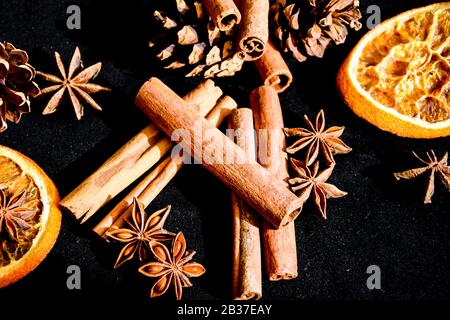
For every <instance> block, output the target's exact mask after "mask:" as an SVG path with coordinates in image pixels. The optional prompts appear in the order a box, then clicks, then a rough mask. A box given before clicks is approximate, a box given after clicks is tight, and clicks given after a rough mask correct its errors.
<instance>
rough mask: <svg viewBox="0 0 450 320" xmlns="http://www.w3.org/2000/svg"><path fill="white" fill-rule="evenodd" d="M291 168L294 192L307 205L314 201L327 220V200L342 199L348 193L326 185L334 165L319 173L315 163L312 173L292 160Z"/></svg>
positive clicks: (298, 162) (303, 165)
mask: <svg viewBox="0 0 450 320" xmlns="http://www.w3.org/2000/svg"><path fill="white" fill-rule="evenodd" d="M290 164H291V168H292V169H293V171H294V173H295V177H294V178H291V179H289V184H290V185H291V189H292V191H294V192H296V193H298V197H299V198H300V199H301V200H302V202H303V203H305V202H306V201H307V200H308V199H309V198H311V195H312V200H313V201H314V206H315V208H316V209H317V211H318V212H319V213H320V215H321V216H322V217H323V218H324V219H326V218H327V199H329V198H340V197H343V196H345V195H347V192H345V191H342V190H339V189H338V188H337V187H336V186H334V185H332V184H330V183H326V181H327V180H328V179H329V178H330V176H331V173H332V172H333V169H334V165H332V166H330V167H328V168H326V169H325V170H323V171H321V172H319V162H316V163H314V166H313V170H312V171H311V170H310V169H309V168H308V166H307V165H306V164H305V163H304V162H302V161H299V160H297V159H293V158H291V159H290Z"/></svg>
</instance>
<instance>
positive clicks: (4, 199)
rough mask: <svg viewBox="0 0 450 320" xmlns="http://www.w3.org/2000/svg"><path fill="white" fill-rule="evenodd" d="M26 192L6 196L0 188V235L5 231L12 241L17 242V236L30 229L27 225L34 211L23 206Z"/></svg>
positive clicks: (34, 213)
mask: <svg viewBox="0 0 450 320" xmlns="http://www.w3.org/2000/svg"><path fill="white" fill-rule="evenodd" d="M27 194H28V191H27V190H25V191H23V192H22V193H20V194H13V195H11V196H10V195H8V194H7V193H6V192H5V191H4V190H2V189H1V188H0V233H1V232H2V231H3V230H4V229H5V230H6V231H7V232H8V234H9V236H10V238H11V239H12V240H15V241H18V240H19V234H20V233H21V232H23V231H25V230H28V229H30V228H31V225H30V224H29V223H28V221H29V220H30V219H32V218H33V217H34V216H35V215H36V210H32V209H29V208H27V207H25V206H24V203H25V200H26V198H27Z"/></svg>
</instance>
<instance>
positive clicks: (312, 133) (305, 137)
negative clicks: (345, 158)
mask: <svg viewBox="0 0 450 320" xmlns="http://www.w3.org/2000/svg"><path fill="white" fill-rule="evenodd" d="M305 123H306V128H293V129H284V132H285V134H286V136H287V137H298V138H299V139H298V140H297V141H296V142H294V143H293V144H292V145H291V146H289V147H288V148H286V152H287V153H289V154H294V153H297V152H298V151H300V150H302V149H304V148H306V147H308V150H307V152H306V159H305V162H306V164H307V165H308V166H310V165H311V164H313V163H314V161H316V159H317V156H318V155H319V151H322V154H323V156H324V158H325V161H326V163H327V164H333V163H334V157H333V154H339V153H349V152H350V151H352V148H350V147H349V146H348V145H346V144H345V143H344V142H343V141H342V140H341V139H339V137H340V136H341V135H342V133H344V129H345V128H344V127H331V128H328V129H326V130H325V114H324V112H323V110H320V112H319V114H318V115H317V117H316V125H315V126H314V125H313V124H312V122H311V121H310V120H309V118H308V116H306V115H305Z"/></svg>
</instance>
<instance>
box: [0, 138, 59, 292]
mask: <svg viewBox="0 0 450 320" xmlns="http://www.w3.org/2000/svg"><path fill="white" fill-rule="evenodd" d="M0 200H1V203H0V288H2V287H5V286H7V285H9V284H11V283H13V282H16V281H17V280H19V279H21V278H22V277H24V276H25V275H26V274H28V273H29V272H31V271H32V270H33V269H34V268H36V267H37V266H38V265H39V263H41V261H42V260H43V259H44V258H45V256H46V255H47V254H48V252H49V251H50V250H51V248H52V247H53V244H54V243H55V241H56V238H57V237H58V234H59V230H60V226H61V212H60V210H59V209H58V205H57V204H58V200H59V197H58V191H57V190H56V187H55V185H54V184H53V182H52V181H51V180H50V179H49V178H48V176H47V175H46V174H45V173H44V171H42V169H41V168H39V166H38V165H37V164H36V163H34V162H33V161H32V160H30V159H29V158H27V157H26V156H24V155H23V154H21V153H19V152H17V151H14V150H12V149H10V148H7V147H4V146H0Z"/></svg>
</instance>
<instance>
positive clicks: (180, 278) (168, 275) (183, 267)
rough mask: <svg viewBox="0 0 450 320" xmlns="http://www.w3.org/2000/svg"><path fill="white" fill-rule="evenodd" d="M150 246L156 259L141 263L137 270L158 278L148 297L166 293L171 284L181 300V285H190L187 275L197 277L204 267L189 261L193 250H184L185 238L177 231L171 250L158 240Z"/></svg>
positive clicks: (193, 253) (203, 270)
mask: <svg viewBox="0 0 450 320" xmlns="http://www.w3.org/2000/svg"><path fill="white" fill-rule="evenodd" d="M150 248H151V250H152V252H153V254H154V256H155V257H156V259H157V260H158V261H157V262H150V263H147V264H145V265H143V266H142V267H141V268H140V269H139V272H140V273H142V274H143V275H145V276H147V277H151V278H159V279H158V280H157V281H156V282H155V284H154V285H153V287H152V289H151V292H150V297H151V298H154V297H159V296H161V295H163V294H164V293H166V291H167V289H168V288H169V287H170V285H171V284H173V286H174V287H175V295H176V298H177V300H181V296H182V294H183V287H185V288H186V287H191V286H192V283H191V282H190V281H189V277H199V276H201V275H202V274H203V273H205V271H206V270H205V268H204V267H203V266H202V265H201V264H200V263H197V262H190V261H191V260H192V257H193V256H194V255H195V251H188V252H186V239H185V238H184V235H183V233H182V232H179V233H178V234H177V235H176V237H175V239H174V240H173V244H172V250H171V252H169V249H168V248H167V247H166V246H165V245H164V244H162V243H160V242H152V243H151V244H150Z"/></svg>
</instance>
